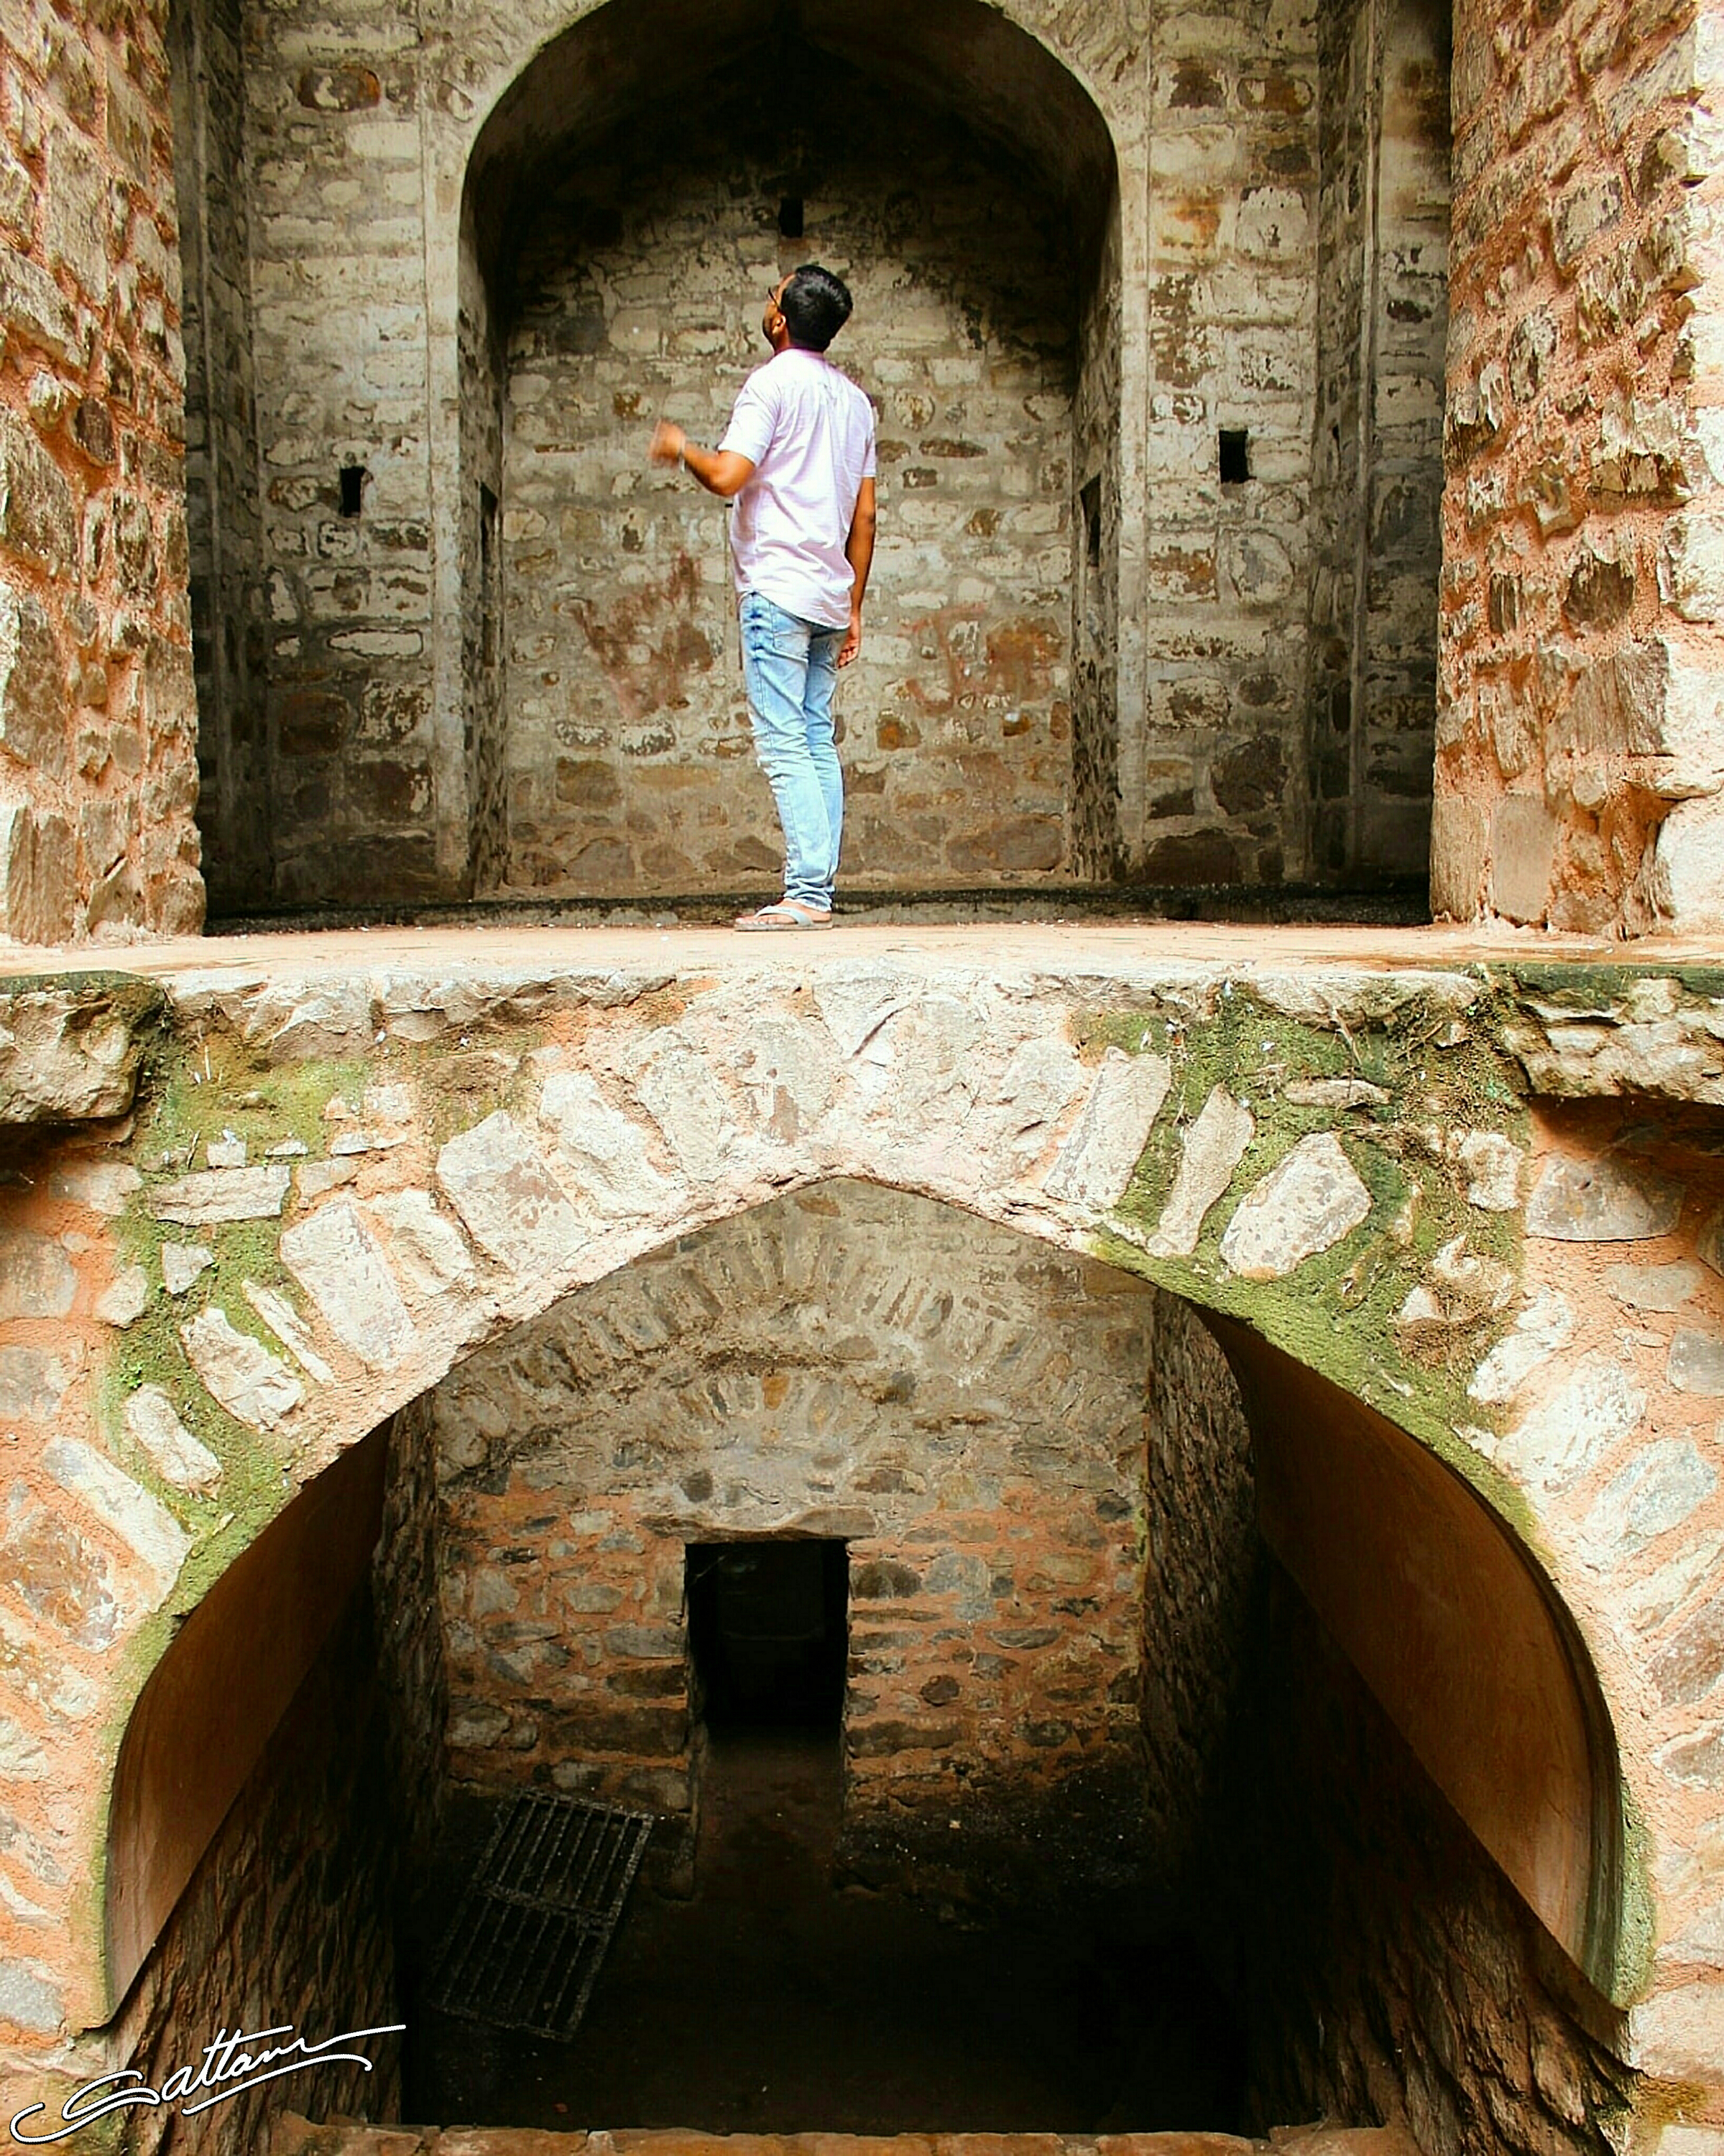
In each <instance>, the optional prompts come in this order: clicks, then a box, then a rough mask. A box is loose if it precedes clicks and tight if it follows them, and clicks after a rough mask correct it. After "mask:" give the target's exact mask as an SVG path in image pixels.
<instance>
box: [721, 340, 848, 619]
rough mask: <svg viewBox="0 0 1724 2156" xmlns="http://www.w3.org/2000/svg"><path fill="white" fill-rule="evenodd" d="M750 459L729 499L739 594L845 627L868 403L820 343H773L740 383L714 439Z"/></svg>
mask: <svg viewBox="0 0 1724 2156" xmlns="http://www.w3.org/2000/svg"><path fill="white" fill-rule="evenodd" d="M718 446H719V448H720V449H721V450H722V449H734V450H735V451H736V454H738V455H739V456H744V457H747V459H748V460H749V462H750V463H751V464H752V465H753V466H754V470H753V473H752V475H751V477H750V479H749V481H748V484H747V485H746V486H745V487H744V488H743V489H742V490H741V493H740V494H739V495H737V496H736V499H735V500H734V501H733V503H732V504H731V553H732V554H733V555H734V556H735V557H736V590H737V593H738V594H739V595H741V594H746V593H749V592H758V593H761V594H762V597H763V598H769V599H771V600H772V603H774V605H776V606H781V607H782V608H784V610H785V611H786V613H793V614H796V615H798V617H799V618H800V619H802V620H803V621H813V622H818V623H819V624H821V625H822V626H823V627H824V628H828V629H844V628H847V627H848V626H849V619H850V587H851V585H852V584H853V583H854V581H855V579H854V575H853V573H852V572H851V568H850V565H849V562H847V561H846V560H845V558H844V548H845V547H846V545H847V544H848V543H849V536H850V523H851V520H852V518H853V517H854V516H855V513H856V496H857V495H858V494H859V493H860V491H861V488H862V482H863V480H865V479H872V478H873V477H874V408H873V406H872V405H870V403H869V401H868V399H867V398H865V396H864V395H863V393H862V392H861V391H860V390H859V388H857V387H856V385H855V383H854V382H852V381H850V380H849V377H847V376H845V375H843V374H840V373H839V371H838V369H837V368H836V367H834V365H833V364H832V362H831V361H830V360H829V359H828V358H827V357H826V356H825V354H824V352H802V351H799V350H798V348H797V347H796V346H794V345H793V346H790V347H789V349H788V350H787V351H784V352H775V353H774V354H773V355H772V358H771V359H769V360H768V361H767V363H766V365H765V366H764V367H757V368H756V369H755V371H754V372H753V373H752V374H751V375H750V376H749V377H748V379H747V382H744V383H743V385H742V390H741V395H740V396H739V397H738V398H737V399H736V408H735V409H734V410H733V411H732V413H731V423H730V425H729V426H728V427H727V428H726V429H725V438H724V439H723V440H722V441H721V443H720V444H719V445H718Z"/></svg>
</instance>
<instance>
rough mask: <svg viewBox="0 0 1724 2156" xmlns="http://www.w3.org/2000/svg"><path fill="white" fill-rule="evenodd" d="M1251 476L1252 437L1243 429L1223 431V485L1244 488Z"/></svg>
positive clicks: (1230, 428) (1233, 428)
mask: <svg viewBox="0 0 1724 2156" xmlns="http://www.w3.org/2000/svg"><path fill="white" fill-rule="evenodd" d="M1250 476H1251V437H1250V435H1249V434H1248V433H1247V432H1246V430H1245V429H1244V428H1243V427H1224V428H1223V429H1221V484H1222V485H1224V486H1242V485H1244V482H1245V481H1246V480H1248V479H1249V478H1250Z"/></svg>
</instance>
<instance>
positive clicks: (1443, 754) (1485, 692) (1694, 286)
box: [1433, 0, 1724, 934]
mask: <svg viewBox="0 0 1724 2156" xmlns="http://www.w3.org/2000/svg"><path fill="white" fill-rule="evenodd" d="M1714 37H1715V28H1714V25H1713V22H1712V18H1711V16H1710V15H1709V14H1708V13H1706V12H1705V11H1701V13H1698V14H1696V12H1695V10H1694V8H1692V7H1691V5H1689V4H1686V0H1634V4H1632V5H1630V4H1604V3H1603V0H1571V4H1568V5H1565V6H1562V7H1552V6H1542V5H1530V4H1529V5H1526V6H1516V7H1514V8H1510V9H1508V10H1506V11H1505V10H1504V9H1502V8H1498V7H1496V6H1494V5H1493V6H1490V7H1483V6H1474V5H1472V4H1470V0H1463V4H1462V5H1461V6H1460V8H1459V9H1458V10H1457V13H1456V17H1455V104H1454V110H1455V187H1456V202H1455V254H1454V263H1453V276H1452V283H1451V294H1452V305H1453V313H1452V316H1451V330H1450V341H1449V383H1448V415H1447V423H1446V444H1447V449H1446V454H1447V459H1448V467H1449V480H1448V487H1447V492H1446V495H1445V499H1444V561H1445V568H1444V594H1443V617H1442V619H1443V627H1442V639H1443V640H1442V654H1443V656H1442V671H1441V696H1442V708H1441V714H1440V721H1439V739H1438V767H1437V804H1436V823H1435V829H1434V840H1433V873H1434V885H1433V889H1434V903H1435V904H1436V906H1437V908H1438V910H1439V911H1440V912H1444V913H1448V914H1451V915H1454V916H1457V917H1460V918H1463V919H1465V918H1470V917H1475V916H1485V915H1490V914H1496V915H1500V916H1505V917H1506V918H1507V919H1509V920H1511V921H1532V922H1538V921H1548V922H1549V924H1550V925H1551V926H1552V927H1567V928H1583V929H1589V930H1598V931H1603V932H1609V933H1614V934H1635V933H1639V932H1644V931H1646V930H1649V929H1654V928H1657V927H1670V926H1674V927H1707V926H1716V925H1717V922H1718V921H1719V920H1720V918H1721V917H1724V916H1721V910H1720V902H1719V897H1718V893H1719V891H1720V890H1721V889H1724V885H1721V883H1720V880H1719V877H1718V873H1717V860H1718V856H1717V851H1716V843H1717V841H1716V834H1717V830H1718V825H1719V818H1720V815H1721V813H1724V812H1721V808H1720V806H1719V790H1720V787H1721V783H1724V757H1721V752H1720V747H1719V743H1720V741H1721V739H1724V735H1721V732H1720V728H1719V722H1718V716H1717V715H1718V711H1719V706H1720V697H1719V690H1718V685H1717V665H1716V618H1717V613H1718V608H1719V605H1720V600H1721V595H1724V583H1721V576H1720V568H1719V559H1720V557H1719V553H1718V539H1717V533H1718V529H1719V521H1718V507H1717V503H1718V499H1719V497H1718V495H1717V493H1716V486H1717V480H1716V470H1717V467H1718V459H1717V455H1716V449H1715V448H1714V446H1713V437H1714V434H1715V431H1716V420H1715V418H1713V416H1712V414H1713V411H1714V408H1715V403H1716V386H1715V385H1716V378H1717V364H1716V352H1717V345H1718V338H1717V332H1716V328H1715V326H1714V322H1715V318H1716V311H1717V304H1718V302H1717V288H1716V278H1715V276H1714V275H1713V271H1712V256H1711V241H1710V238H1709V234H1710V228H1711V218H1712V216H1713V214H1714V213H1713V211H1712V208H1711V203H1712V197H1713V194H1714V192H1715V191H1716V186H1717V182H1716V178H1715V177H1714V175H1715V173H1716V164H1717V159H1716V151H1715V148H1714V146H1713V121H1712V119H1711V114H1710V111H1709V109H1708V108H1709V101H1710V99H1711V96H1712V95H1714V94H1715V93H1714V91H1713V90H1712V87H1711V85H1712V84H1713V82H1714V81H1715V79H1716V64H1715V62H1714V61H1713V60H1712V59H1711V52H1712V49H1713V45H1712V41H1713V38H1714ZM1697 97H1698V99H1699V102H1698V103H1696V98H1697Z"/></svg>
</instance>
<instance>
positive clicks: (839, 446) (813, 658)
mask: <svg viewBox="0 0 1724 2156" xmlns="http://www.w3.org/2000/svg"><path fill="white" fill-rule="evenodd" d="M849 316H850V295H849V290H848V289H847V287H846V286H845V285H844V280H842V279H841V278H839V277H835V276H834V275H833V274H832V272H831V271H830V270H829V269H819V268H818V267H816V266H814V265H813V264H809V265H808V267H806V268H803V269H796V270H793V271H792V273H791V274H790V275H789V276H788V277H785V278H782V279H781V280H780V281H779V282H778V283H777V285H774V286H773V288H772V292H771V294H770V295H769V296H768V298H767V306H766V312H765V314H764V315H763V316H762V320H761V327H762V330H763V331H765V333H766V339H767V343H768V344H770V345H771V346H772V358H771V359H769V360H768V361H767V363H766V365H765V366H764V367H757V369H756V370H755V372H753V373H752V374H751V375H750V376H749V377H748V379H747V382H744V383H743V385H742V391H741V395H740V396H739V397H738V398H737V399H736V408H735V409H734V410H733V411H732V413H731V423H730V425H729V427H728V428H727V429H726V432H725V438H724V439H723V440H722V441H721V443H720V444H719V445H718V447H717V448H716V449H701V448H700V447H699V446H698V445H697V444H695V443H693V442H691V441H690V439H688V437H687V435H686V434H684V432H683V430H682V429H681V428H680V427H677V426H673V425H671V424H670V423H669V422H668V421H664V420H661V421H660V422H659V425H658V426H657V428H656V429H654V434H653V442H652V449H651V450H650V452H649V454H650V455H651V459H652V461H653V462H654V464H655V465H681V466H682V468H683V469H684V470H685V471H690V472H692V473H693V474H694V475H695V478H696V479H697V480H699V481H700V484H701V485H702V486H704V487H705V488H706V490H707V491H708V493H709V494H716V495H718V496H719V498H720V499H721V500H724V501H728V502H731V503H732V504H733V505H734V506H733V507H732V509H731V553H732V554H733V556H734V557H735V560H736V595H737V598H738V601H739V611H740V615H741V628H742V678H743V681H744V685H745V686H746V687H747V692H748V711H749V716H750V718H751V720H752V723H753V727H754V747H755V753H756V755H757V757H759V759H760V765H761V768H762V770H763V771H764V772H765V773H766V775H767V780H768V782H769V783H770V784H771V786H772V798H773V800H774V801H775V802H776V803H777V809H778V821H779V822H780V824H782V826H783V827H784V896H783V897H782V898H781V899H779V900H777V901H776V902H775V903H774V904H772V905H771V906H762V908H761V909H760V911H759V912H758V913H746V914H744V915H743V916H741V919H740V920H738V921H737V923H736V926H737V927H738V928H746V929H774V928H790V929H794V928H829V927H831V925H832V888H833V884H834V880H835V878H836V876H837V875H838V846H839V834H840V832H841V830H842V829H843V824H844V777H843V773H841V772H840V770H839V762H838V751H837V748H836V747H835V746H834V741H833V723H832V699H833V692H834V689H835V687H836V686H837V681H838V669H839V667H840V666H848V665H849V664H850V662H851V661H852V660H854V658H855V656H856V654H857V653H858V652H859V650H860V649H862V596H863V593H865V591H866V590H867V588H868V570H869V565H870V562H872V560H873V558H874V521H875V509H874V412H873V408H872V407H871V406H870V403H869V402H868V399H867V398H865V396H864V395H863V393H862V392H861V391H860V390H859V388H857V387H856V385H855V383H854V382H851V381H849V379H848V378H847V377H845V376H844V375H842V374H840V373H839V371H838V369H837V368H836V367H834V366H833V364H832V362H830V361H829V359H828V358H827V357H826V347H827V346H828V345H829V344H830V343H831V341H832V340H833V338H834V336H837V334H838V332H839V330H841V329H842V328H843V327H844V324H845V322H847V321H849Z"/></svg>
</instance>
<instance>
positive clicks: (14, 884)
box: [0, 804, 78, 943]
mask: <svg viewBox="0 0 1724 2156" xmlns="http://www.w3.org/2000/svg"><path fill="white" fill-rule="evenodd" d="M77 866H78V849H77V842H76V840H75V839H74V836H73V833H72V827H71V825H70V824H69V823H68V822H67V821H66V819H65V818H64V816H58V815H55V814H54V813H53V812H52V811H51V810H48V811H44V810H41V809H37V808H26V807H23V806H20V805H16V804H6V805H0V931H3V932H4V933H5V934H7V935H8V936H11V937H14V938H15V939H16V940H17V941H18V942H20V943H64V942H69V941H70V939H71V937H72V936H73V934H74V932H75V930H76V927H77V921H78V910H77V895H78V886H77Z"/></svg>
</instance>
